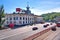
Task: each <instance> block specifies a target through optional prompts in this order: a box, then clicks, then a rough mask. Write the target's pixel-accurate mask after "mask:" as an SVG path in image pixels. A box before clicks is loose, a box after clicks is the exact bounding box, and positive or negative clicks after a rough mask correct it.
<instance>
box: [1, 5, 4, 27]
mask: <svg viewBox="0 0 60 40" xmlns="http://www.w3.org/2000/svg"><path fill="white" fill-rule="evenodd" d="M4 17H5V14H4V7H3V5H1V6H0V28H1V27H2V25H3V23H4V21H5V19H3V18H4Z"/></svg>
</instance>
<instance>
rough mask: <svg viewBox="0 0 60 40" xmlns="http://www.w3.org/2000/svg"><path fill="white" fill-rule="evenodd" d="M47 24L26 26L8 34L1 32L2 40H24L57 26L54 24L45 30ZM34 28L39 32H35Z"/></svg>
mask: <svg viewBox="0 0 60 40" xmlns="http://www.w3.org/2000/svg"><path fill="white" fill-rule="evenodd" d="M45 24H47V23H45ZM45 24H36V25H33V26H25V27H22V28H18V29H13V30H10V31H7V32H1V33H0V40H23V39H24V38H27V37H29V36H31V35H33V34H36V33H38V32H40V31H42V30H45V29H47V28H49V27H52V26H53V25H55V24H54V23H53V25H50V26H48V27H47V28H44V27H43V25H45ZM33 27H38V30H36V31H33V30H32V28H33Z"/></svg>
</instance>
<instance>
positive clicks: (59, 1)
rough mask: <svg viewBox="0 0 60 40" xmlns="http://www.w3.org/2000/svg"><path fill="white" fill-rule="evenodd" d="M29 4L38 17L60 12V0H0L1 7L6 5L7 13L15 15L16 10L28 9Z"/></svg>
mask: <svg viewBox="0 0 60 40" xmlns="http://www.w3.org/2000/svg"><path fill="white" fill-rule="evenodd" d="M27 2H29V3H28V4H29V6H30V10H31V12H32V13H34V14H36V15H41V14H46V13H50V12H60V0H0V5H4V9H5V13H13V12H16V8H22V9H26V6H27Z"/></svg>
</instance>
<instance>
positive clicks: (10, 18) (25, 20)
mask: <svg viewBox="0 0 60 40" xmlns="http://www.w3.org/2000/svg"><path fill="white" fill-rule="evenodd" d="M14 17H15V20H14ZM5 18H6V21H5V23H4V24H5V25H9V24H10V23H13V24H16V25H22V24H30V23H33V22H34V16H33V15H18V14H12V15H6V16H5Z"/></svg>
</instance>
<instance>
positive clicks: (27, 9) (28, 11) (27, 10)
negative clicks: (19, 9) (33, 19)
mask: <svg viewBox="0 0 60 40" xmlns="http://www.w3.org/2000/svg"><path fill="white" fill-rule="evenodd" d="M29 8H30V7H29V4H28V2H27V7H26V13H27V14H31V11H30V10H29Z"/></svg>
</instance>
